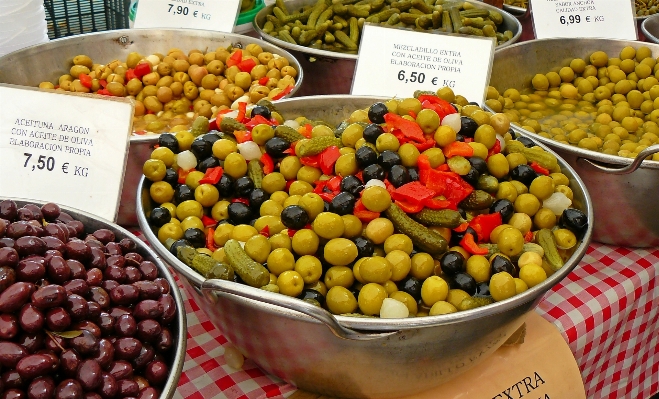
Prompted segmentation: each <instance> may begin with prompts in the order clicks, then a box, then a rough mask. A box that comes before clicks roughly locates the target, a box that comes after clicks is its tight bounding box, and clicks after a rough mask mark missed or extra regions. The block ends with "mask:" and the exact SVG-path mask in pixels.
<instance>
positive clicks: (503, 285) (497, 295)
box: [490, 272, 516, 301]
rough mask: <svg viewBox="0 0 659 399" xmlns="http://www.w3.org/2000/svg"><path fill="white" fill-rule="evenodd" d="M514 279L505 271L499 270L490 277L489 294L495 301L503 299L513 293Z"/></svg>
mask: <svg viewBox="0 0 659 399" xmlns="http://www.w3.org/2000/svg"><path fill="white" fill-rule="evenodd" d="M515 293H516V290H515V281H514V280H513V276H511V275H510V274H509V273H507V272H499V273H496V274H494V275H493V276H492V278H491V279H490V295H492V298H493V299H494V300H495V301H503V300H504V299H508V298H511V297H513V296H514V295H515Z"/></svg>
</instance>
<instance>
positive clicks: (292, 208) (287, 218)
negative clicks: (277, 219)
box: [281, 205, 309, 230]
mask: <svg viewBox="0 0 659 399" xmlns="http://www.w3.org/2000/svg"><path fill="white" fill-rule="evenodd" d="M281 222H282V223H283V225H284V226H286V227H288V228H289V229H293V230H300V229H302V228H304V226H306V225H307V223H309V214H308V213H307V211H305V210H304V208H302V207H301V206H299V205H289V206H287V207H286V208H284V210H283V211H281Z"/></svg>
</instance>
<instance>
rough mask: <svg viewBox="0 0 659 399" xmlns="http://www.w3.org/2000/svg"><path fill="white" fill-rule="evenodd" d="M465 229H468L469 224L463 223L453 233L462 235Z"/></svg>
mask: <svg viewBox="0 0 659 399" xmlns="http://www.w3.org/2000/svg"><path fill="white" fill-rule="evenodd" d="M467 227H469V222H464V223H462V224H461V225H459V226H458V227H456V228H454V229H453V231H455V232H456V233H462V232H463V231H465V230H467Z"/></svg>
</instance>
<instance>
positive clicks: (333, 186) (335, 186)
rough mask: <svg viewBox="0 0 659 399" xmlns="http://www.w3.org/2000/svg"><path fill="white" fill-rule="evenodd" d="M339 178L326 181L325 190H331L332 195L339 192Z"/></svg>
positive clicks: (335, 177)
mask: <svg viewBox="0 0 659 399" xmlns="http://www.w3.org/2000/svg"><path fill="white" fill-rule="evenodd" d="M342 180H343V179H341V176H334V177H332V178H331V179H329V180H327V188H329V189H330V190H332V192H333V193H337V194H338V193H340V192H341V181H342Z"/></svg>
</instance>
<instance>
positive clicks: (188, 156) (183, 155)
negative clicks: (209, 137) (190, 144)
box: [176, 150, 197, 170]
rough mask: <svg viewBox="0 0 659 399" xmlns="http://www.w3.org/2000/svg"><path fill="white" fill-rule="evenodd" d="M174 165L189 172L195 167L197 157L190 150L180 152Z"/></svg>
mask: <svg viewBox="0 0 659 399" xmlns="http://www.w3.org/2000/svg"><path fill="white" fill-rule="evenodd" d="M176 164H177V165H178V167H179V168H181V169H183V170H190V169H192V168H194V167H195V166H197V157H195V156H194V154H193V153H192V151H190V150H186V151H182V152H179V153H178V155H176Z"/></svg>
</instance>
